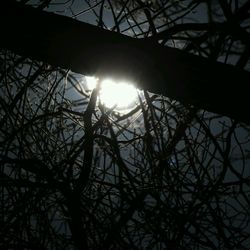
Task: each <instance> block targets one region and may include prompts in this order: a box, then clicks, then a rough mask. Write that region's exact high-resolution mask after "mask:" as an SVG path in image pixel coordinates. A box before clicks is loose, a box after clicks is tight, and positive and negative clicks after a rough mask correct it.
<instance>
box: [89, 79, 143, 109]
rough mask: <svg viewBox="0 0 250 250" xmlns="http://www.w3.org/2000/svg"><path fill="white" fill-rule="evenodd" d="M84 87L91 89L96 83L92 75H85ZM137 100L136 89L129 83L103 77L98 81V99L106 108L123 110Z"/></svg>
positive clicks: (129, 107) (130, 106)
mask: <svg viewBox="0 0 250 250" xmlns="http://www.w3.org/2000/svg"><path fill="white" fill-rule="evenodd" d="M85 80H86V85H87V86H86V87H87V88H88V90H92V89H94V88H95V87H96V85H97V81H98V80H97V79H96V78H94V77H85ZM137 100H138V90H137V89H136V88H135V86H133V84H131V83H127V82H115V81H113V80H112V79H104V80H102V81H101V82H100V91H99V101H100V103H101V104H102V105H104V106H105V107H106V108H112V109H114V110H116V111H119V112H123V111H125V110H128V109H131V108H132V107H133V106H134V105H135V104H136V102H137Z"/></svg>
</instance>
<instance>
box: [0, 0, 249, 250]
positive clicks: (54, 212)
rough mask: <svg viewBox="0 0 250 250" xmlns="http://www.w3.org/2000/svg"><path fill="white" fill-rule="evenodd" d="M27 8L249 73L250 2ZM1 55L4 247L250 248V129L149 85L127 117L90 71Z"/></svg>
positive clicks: (63, 4)
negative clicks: (102, 96)
mask: <svg viewBox="0 0 250 250" xmlns="http://www.w3.org/2000/svg"><path fill="white" fill-rule="evenodd" d="M6 2H7V1H6ZM20 2H22V4H26V5H29V4H30V5H32V6H33V7H34V8H38V9H45V10H47V11H53V12H59V13H61V14H62V13H63V14H64V15H67V16H70V17H72V18H77V19H79V20H81V21H86V19H87V20H88V21H89V22H90V23H91V22H92V24H94V25H96V26H99V27H102V28H104V29H110V30H113V31H115V32H117V33H120V34H126V35H129V36H131V37H134V38H142V39H143V40H144V41H152V40H154V42H155V43H157V44H161V45H165V46H170V47H172V48H178V49H179V50H183V51H186V52H188V53H190V54H194V55H199V56H200V57H201V58H203V57H204V58H206V59H207V60H210V61H211V62H220V63H223V65H224V64H232V65H234V67H233V66H232V70H234V69H235V68H237V70H239V72H243V71H241V70H243V69H244V70H249V43H248V42H247V41H249V27H248V26H249V8H250V4H249V2H248V1H225V0H220V1H218V2H216V1H191V0H190V1H173V0H172V1H160V0H157V1H142V0H138V1H125V0H124V1H109V0H107V1H104V0H103V1H87V0H85V1H73V0H69V1H53V0H52V1H29V0H26V1H25V0H22V1H20ZM3 11H4V9H3ZM62 11H63V12H62ZM1 12H2V11H1ZM24 28H25V27H24ZM20 33H22V30H21V32H20ZM128 40H129V38H128ZM13 44H14V43H13ZM16 46H18V43H16ZM157 46H158V45H157ZM14 51H15V50H14ZM16 53H17V51H16ZM63 53H64V52H62V54H63ZM65 53H66V54H69V51H65ZM182 58H183V57H182ZM0 60H1V61H0V63H1V64H0V68H1V75H0V84H1V85H0V90H1V91H0V105H1V109H0V118H1V120H0V171H1V172H0V174H1V176H0V178H1V182H0V188H1V203H0V204H1V206H0V211H1V212H0V215H1V216H0V222H1V225H2V227H1V230H0V238H1V241H0V246H1V248H3V249H19V248H20V249H249V247H250V241H249V236H250V231H249V230H250V228H249V222H250V217H249V211H250V210H249V205H250V200H249V191H250V190H249V184H250V183H249V182H250V179H249V173H250V171H249V156H250V143H249V127H248V126H247V125H245V124H242V123H239V122H238V121H237V120H234V119H232V118H230V117H224V116H221V115H218V114H215V113H211V112H208V111H206V110H203V109H200V107H199V106H198V107H197V106H196V105H190V104H189V103H186V102H177V101H175V100H173V99H170V98H168V97H165V96H162V95H158V94H153V93H149V92H147V91H141V92H140V94H139V95H138V99H137V103H136V104H135V105H134V106H133V107H132V108H131V109H130V110H127V111H126V112H125V113H121V112H118V111H117V110H116V109H114V108H107V107H106V106H105V104H103V103H101V102H100V100H99V88H98V87H97V88H95V89H94V90H93V91H91V92H89V91H87V88H86V78H85V77H84V76H83V75H79V74H76V73H73V72H72V71H70V70H68V69H63V68H58V67H55V66H54V65H50V64H48V63H47V62H39V61H37V60H31V59H29V58H27V57H25V56H22V55H21V56H20V55H18V53H17V54H15V53H13V52H12V51H11V50H7V49H1V51H0ZM176 60H177V59H176ZM201 60H203V59H201ZM204 60H205V59H204ZM44 61H46V60H45V59H44ZM177 61H178V60H177ZM178 63H179V64H180V65H181V61H178ZM216 65H217V64H216ZM224 66H225V65H224ZM224 66H222V67H224ZM211 67H212V66H211ZM208 70H209V68H208ZM217 73H218V74H219V73H220V72H219V71H217ZM106 74H107V75H108V73H106ZM197 74H198V75H199V73H197ZM243 74H247V73H243ZM124 77H126V76H124ZM200 77H203V76H202V75H199V77H198V78H200ZM204 77H209V76H204ZM214 77H215V79H216V77H218V79H223V77H224V76H219V75H218V76H214ZM225 77H226V76H225ZM150 79H151V81H154V78H153V77H152V76H151V77H150ZM210 79H212V78H210ZM236 84H237V83H236ZM236 87H237V86H236ZM180 91H181V90H180ZM194 91H195V89H194ZM215 92H216V89H215ZM166 93H167V92H166ZM224 95H227V91H226V89H225V91H224ZM243 96H244V98H246V97H247V93H244V95H243ZM223 98H224V96H221V100H220V101H221V103H222V106H223V101H224V99H223ZM246 100H247V99H245V101H246ZM207 101H208V102H209V100H204V102H207ZM218 101H219V99H218ZM234 104H235V106H236V107H238V106H237V104H236V103H234V100H232V104H231V105H232V106H231V107H234ZM245 110H247V107H245ZM237 112H238V113H240V112H239V110H237V111H236V112H234V114H237ZM222 113H223V112H222ZM245 116H247V113H245ZM242 117H243V116H242Z"/></svg>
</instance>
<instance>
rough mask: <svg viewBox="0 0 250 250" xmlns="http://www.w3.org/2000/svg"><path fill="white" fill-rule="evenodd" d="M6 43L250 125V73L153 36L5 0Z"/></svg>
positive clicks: (1, 22) (1, 14)
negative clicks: (162, 42)
mask: <svg viewBox="0 0 250 250" xmlns="http://www.w3.org/2000/svg"><path fill="white" fill-rule="evenodd" d="M0 29H1V39H0V47H2V48H4V49H9V50H11V51H13V52H15V53H17V54H19V55H23V56H27V57H30V58H32V59H36V60H41V61H44V62H47V63H49V64H51V65H54V66H60V67H62V68H69V69H71V70H72V71H75V72H78V73H82V74H84V75H96V76H98V77H113V78H119V79H124V80H129V81H133V82H135V83H136V84H137V86H138V87H139V88H142V89H145V90H149V91H151V92H154V93H158V94H162V95H165V96H168V97H170V98H173V99H175V100H178V101H181V102H183V103H185V104H192V105H195V106H196V107H198V108H202V109H205V110H208V111H212V112H215V113H220V114H222V115H227V116H229V117H231V118H234V119H236V120H239V121H242V122H245V123H247V124H250V116H249V115H248V112H249V110H248V105H249V101H248V99H249V96H248V85H249V83H250V73H249V72H246V71H243V70H239V69H237V68H235V67H233V66H230V65H225V64H221V63H215V62H211V61H209V60H208V59H205V58H201V57H198V56H194V55H190V54H187V53H185V52H183V51H180V50H177V49H173V48H169V47H163V46H160V45H158V44H157V43H154V42H152V41H147V40H144V39H134V38H131V37H128V36H125V35H121V34H118V33H115V32H111V31H107V30H103V29H101V28H98V27H96V26H92V25H90V24H87V23H83V22H79V21H77V20H74V19H71V18H68V17H64V16H60V15H56V14H53V13H47V12H44V11H41V10H37V9H34V8H32V7H29V6H24V5H22V4H20V3H16V2H15V1H12V0H10V1H4V3H1V10H0Z"/></svg>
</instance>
